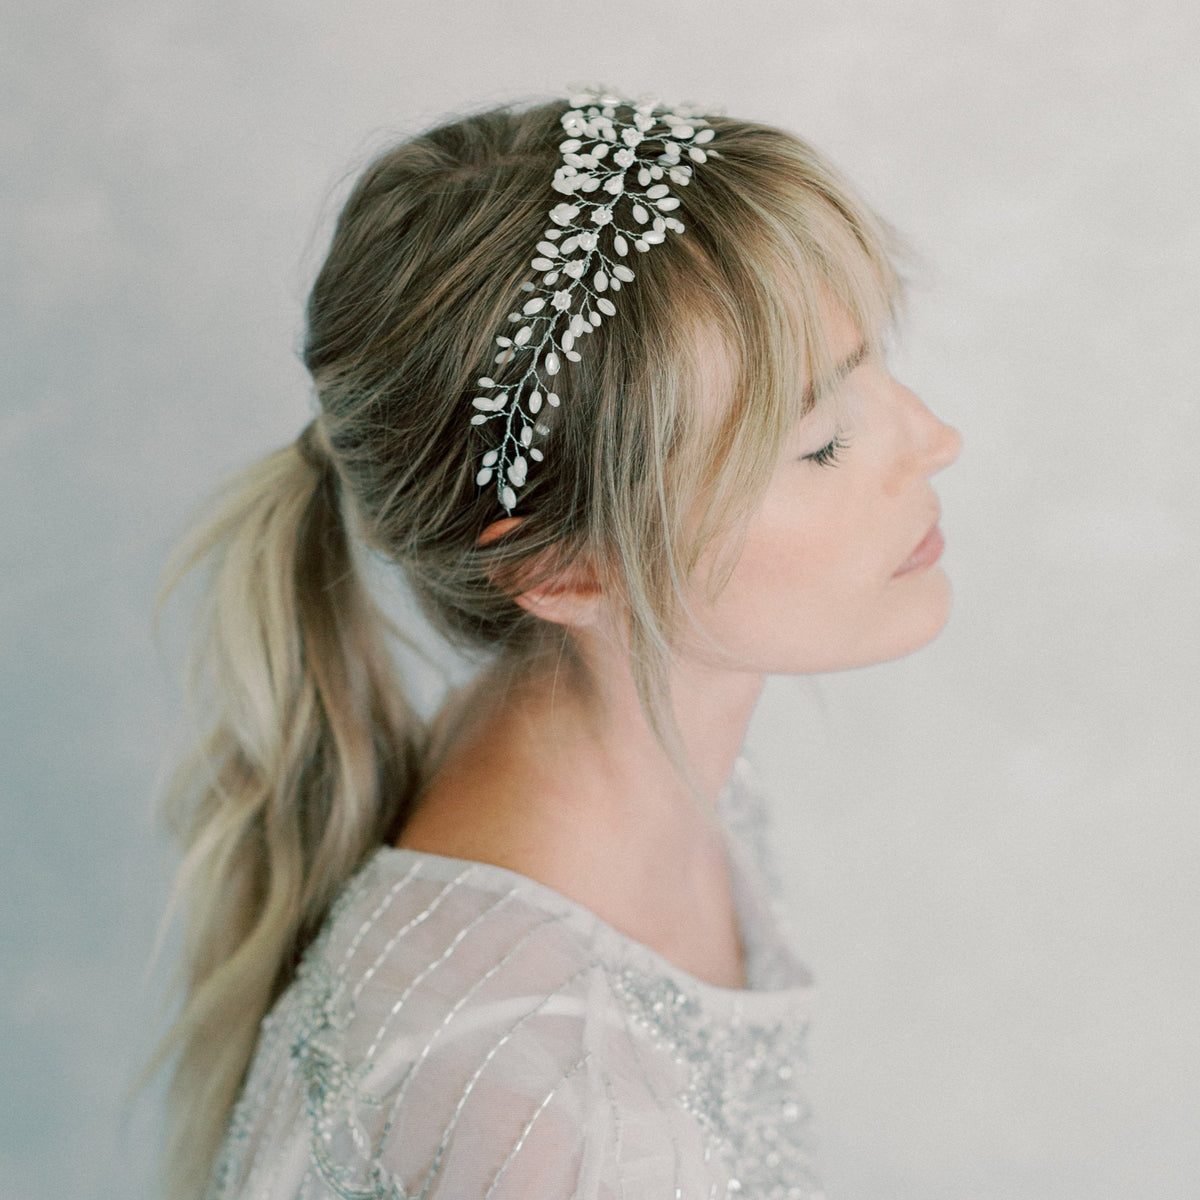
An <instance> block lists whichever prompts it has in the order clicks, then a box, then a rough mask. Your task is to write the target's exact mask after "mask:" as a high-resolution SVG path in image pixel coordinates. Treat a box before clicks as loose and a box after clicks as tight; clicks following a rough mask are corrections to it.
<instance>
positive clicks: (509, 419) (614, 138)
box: [471, 91, 717, 513]
mask: <svg viewBox="0 0 1200 1200" xmlns="http://www.w3.org/2000/svg"><path fill="white" fill-rule="evenodd" d="M569 104H570V105H571V107H570V110H569V111H568V112H565V113H564V114H563V116H562V126H563V129H564V130H565V132H566V134H567V137H566V140H565V141H563V142H561V143H560V144H559V147H558V148H559V151H560V152H561V154H562V165H561V166H560V167H559V168H558V169H557V170H556V171H555V172H554V179H553V181H552V182H551V184H550V186H551V187H552V188H554V189H555V191H557V192H560V193H562V194H563V195H565V196H568V197H570V199H569V200H564V201H563V202H561V203H560V204H557V205H555V206H554V208H552V209H551V210H550V213H549V216H550V220H551V221H552V222H553V224H552V225H551V226H550V227H549V228H548V229H546V230H545V231H544V232H543V234H542V240H541V241H540V242H538V244H537V257H536V258H534V259H533V260H532V262H531V263H530V266H531V267H532V268H533V270H534V271H535V272H536V273H537V278H536V280H529V281H526V282H525V283H522V284H521V292H522V293H524V294H527V295H528V298H526V299H524V302H523V303H522V305H521V308H520V310H519V311H516V312H511V313H509V314H508V320H509V323H510V324H513V325H518V326H519V328H518V329H516V330H515V331H514V332H513V333H512V336H507V335H501V336H498V337H497V338H496V345H497V346H498V347H499V352H498V353H497V354H496V356H495V360H494V361H495V362H496V363H499V364H503V365H507V364H509V363H511V362H514V361H518V360H524V366H525V370H524V372H522V373H520V374H519V377H514V379H513V382H511V383H497V382H496V381H495V380H494V379H491V378H489V377H488V376H486V375H485V376H482V377H481V378H480V379H479V380H477V386H478V387H479V388H480V389H482V390H484V391H487V392H488V393H490V394H488V395H482V394H481V395H478V396H476V397H475V398H474V399H473V400H472V401H471V404H472V405H473V406H474V407H475V408H476V409H477V410H478V411H477V412H476V413H475V414H474V415H473V416H472V417H471V424H472V425H482V424H484V422H486V421H501V422H503V425H504V436H503V439H502V440H501V442H500V445H499V446H497V447H494V448H492V449H490V450H488V451H487V452H486V453H485V454H484V455H483V457H482V459H481V460H480V467H479V471H478V473H477V474H476V476H475V482H476V484H478V485H479V486H480V487H485V486H486V485H487V484H489V483H491V482H492V481H493V480H495V484H496V495H497V497H498V499H499V501H500V504H501V505H502V506H503V508H504V510H505V512H508V513H511V512H512V510H513V508H514V506H515V505H516V503H517V489H518V488H521V487H524V485H525V479H526V474H527V472H528V470H529V460H530V459H532V460H533V461H534V462H541V461H542V458H543V454H542V451H541V450H540V449H538V448H537V447H536V446H534V445H533V440H534V437H535V435H536V436H538V437H542V436H544V435H545V434H547V433H549V432H550V430H549V427H548V426H546V425H544V424H543V423H542V422H540V421H539V420H538V419H537V417H538V413H539V412H540V411H541V408H542V405H543V403H545V404H548V405H549V406H550V407H551V408H556V407H557V406H558V404H559V402H560V398H559V395H558V393H557V392H556V391H555V390H554V384H553V379H554V376H555V375H557V374H558V372H559V370H560V369H561V367H562V362H563V359H564V358H565V359H567V360H569V361H571V362H578V361H579V358H580V354H579V351H578V350H577V349H576V346H577V344H578V343H579V341H580V339H581V338H583V337H585V336H586V335H587V334H589V333H591V332H592V331H593V330H594V329H596V328H598V327H599V326H600V325H601V324H602V323H603V321H604V318H605V317H611V316H613V315H614V314H615V313H616V311H617V309H616V306H615V305H614V304H613V301H612V298H611V297H612V294H613V293H615V292H619V291H620V290H621V285H622V284H626V283H631V282H632V281H633V278H634V272H633V271H632V270H631V269H630V267H628V266H626V264H625V263H624V262H621V261H620V260H621V259H624V258H627V257H628V256H629V252H630V249H631V248H632V249H633V250H636V251H639V252H645V251H647V250H649V249H650V247H651V246H653V245H657V244H658V243H660V242H662V241H665V240H666V236H667V232H668V231H672V232H674V233H682V232H683V229H684V227H683V223H682V222H681V221H679V220H678V218H676V217H674V216H670V215H669V214H670V213H672V212H673V211H674V210H675V209H677V208H678V207H679V198H678V197H677V196H674V195H672V192H671V185H672V184H677V185H678V186H679V187H685V186H686V185H687V183H688V182H689V180H690V179H691V177H692V166H691V163H702V162H704V161H706V159H707V157H708V156H709V155H710V154H712V155H715V154H716V153H717V152H716V151H715V150H706V149H704V147H705V146H706V145H707V143H708V142H710V141H711V140H712V138H713V135H714V130H713V129H712V128H711V127H710V126H709V123H708V122H707V121H706V120H705V119H704V117H703V116H701V115H700V113H699V112H698V111H696V110H695V109H693V108H692V106H690V105H675V106H673V107H667V106H664V105H662V104H660V103H659V102H658V101H656V100H652V99H646V98H642V99H638V100H627V99H623V98H622V97H620V96H617V95H614V94H613V93H611V92H607V91H583V92H579V93H577V94H575V95H573V96H571V97H570V100H569ZM618 109H625V110H629V119H628V120H626V119H623V118H622V117H620V116H618ZM685 158H686V159H687V160H690V161H685ZM519 366H520V363H518V371H519ZM510 374H514V375H515V374H516V373H515V372H510Z"/></svg>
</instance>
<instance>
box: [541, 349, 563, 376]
mask: <svg viewBox="0 0 1200 1200" xmlns="http://www.w3.org/2000/svg"><path fill="white" fill-rule="evenodd" d="M543 365H544V366H545V368H546V374H547V375H557V374H558V368H559V367H560V366H562V363H560V362H559V361H558V355H557V354H555V353H554V351H553V350H551V351H550V353H549V354H547V355H546V357H545V359H544V361H543Z"/></svg>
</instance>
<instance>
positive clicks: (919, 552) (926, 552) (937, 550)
mask: <svg viewBox="0 0 1200 1200" xmlns="http://www.w3.org/2000/svg"><path fill="white" fill-rule="evenodd" d="M945 547H946V540H945V538H943V537H942V531H941V529H939V528H938V523H937V522H936V521H934V523H933V524H932V525H931V526H930V528H929V532H928V533H927V534H926V535H925V536H924V537H923V538H922V539H921V542H920V544H919V545H918V546H917V548H916V549H915V550H914V551H913V552H912V553H911V554H910V555H909V556H908V558H906V559H905V560H904V562H902V563H901V564H900V566H899V567H897V568H896V572H895V575H893V578H895V577H896V575H907V574H909V572H911V571H920V570H923V569H924V568H925V567H932V566H933V564H934V563H935V562H937V560H938V559H939V558H941V556H942V551H943V550H944V549H945Z"/></svg>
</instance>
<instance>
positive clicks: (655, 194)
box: [646, 183, 671, 200]
mask: <svg viewBox="0 0 1200 1200" xmlns="http://www.w3.org/2000/svg"><path fill="white" fill-rule="evenodd" d="M670 190H671V189H670V188H669V187H667V185H666V184H665V183H656V184H655V185H654V186H653V187H652V188H647V189H646V195H647V196H649V197H650V199H651V200H657V199H658V198H659V197H660V196H665V195H667V193H668V192H670Z"/></svg>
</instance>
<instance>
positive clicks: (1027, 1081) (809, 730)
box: [0, 0, 1200, 1200]
mask: <svg viewBox="0 0 1200 1200" xmlns="http://www.w3.org/2000/svg"><path fill="white" fill-rule="evenodd" d="M1198 12H1200V10H1198V8H1197V5H1196V4H1195V0H1137V2H1136V3H1135V2H1133V0H1130V2H1128V3H1124V4H1118V3H1112V2H1109V3H1094V4H1080V3H1071V2H1069V0H1059V2H1057V3H1053V4H1049V3H1045V0H985V2H979V0H959V2H952V0H916V2H910V3H896V4H886V3H881V2H879V0H868V2H865V3H854V2H853V0H826V2H821V3H807V2H804V3H801V2H795V3H786V2H783V0H738V2H737V3H736V4H733V3H730V2H729V0H694V2H692V3H687V4H685V3H672V2H668V0H650V2H643V3H632V2H626V3H606V2H603V0H592V2H591V3H587V4H583V5H569V4H565V3H552V2H550V0H524V2H522V3H507V4H506V3H498V2H494V3H485V2H483V0H449V2H441V3H437V4H433V3H429V4H426V5H418V4H414V3H396V2H394V0H392V2H386V0H362V2H346V3H337V4H329V3H324V4H314V3H309V2H307V0H288V2H287V3H285V2H283V0H250V2H246V0H242V2H240V3H236V4H235V3H229V2H227V0H226V2H223V0H208V2H207V3H204V4H199V3H194V2H184V0H176V2H174V3H169V4H161V3H160V4H151V3H149V2H148V0H135V2H129V0H126V2H120V0H108V2H107V3H104V4H87V3H82V2H81V0H74V2H71V0H64V2H57V3H56V2H47V3H41V4H37V5H31V4H26V5H23V6H20V7H19V8H18V6H16V5H10V6H9V7H8V12H7V13H6V15H5V16H4V17H3V18H2V24H3V27H2V28H0V88H2V89H3V94H4V98H5V103H4V106H3V110H2V112H0V143H2V147H3V155H2V160H3V166H2V168H0V169H2V170H3V181H2V184H0V228H2V235H0V236H2V237H3V243H2V249H0V272H2V277H3V279H4V284H5V286H4V288H3V301H2V303H3V313H4V321H3V326H4V333H5V341H6V343H7V348H6V349H5V351H4V353H3V355H0V371H2V372H3V383H2V386H0V506H2V507H0V511H2V513H3V540H2V543H0V566H2V573H0V628H2V630H3V681H4V689H5V690H4V702H3V713H2V716H3V720H2V723H0V730H2V732H0V738H2V739H3V768H2V769H3V784H2V788H3V796H4V802H5V814H6V820H5V833H4V837H3V842H2V844H0V869H2V873H3V879H4V885H5V898H4V905H3V916H2V918H0V921H2V926H0V927H2V928H3V939H4V941H3V948H2V955H3V957H2V959H0V962H2V963H3V979H2V983H0V988H2V1000H3V1012H4V1020H5V1025H6V1031H7V1035H8V1036H6V1037H5V1039H4V1061H3V1062H2V1063H0V1079H3V1081H4V1083H3V1086H4V1091H5V1093H6V1095H5V1098H4V1102H3V1110H2V1111H0V1131H2V1132H0V1191H2V1192H3V1195H4V1196H5V1197H13V1198H14V1200H26V1198H33V1197H45V1198H50V1197H53V1198H54V1200H60V1198H62V1197H68V1196H93V1197H100V1198H104V1200H117V1198H118V1197H119V1198H120V1200H129V1198H130V1197H140V1196H144V1195H146V1189H147V1179H148V1163H149V1158H150V1153H151V1148H152V1146H153V1144H154V1137H155V1130H154V1116H153V1111H152V1110H153V1108H154V1104H153V1101H152V1102H151V1104H150V1105H149V1106H148V1107H146V1108H143V1109H142V1110H137V1111H135V1115H134V1117H133V1118H131V1119H130V1120H128V1121H126V1119H125V1117H124V1115H123V1113H124V1110H123V1108H122V1101H121V1092H122V1089H123V1088H124V1087H125V1086H126V1084H127V1082H128V1080H129V1078H130V1076H131V1073H132V1071H133V1067H134V1065H135V1063H136V1062H137V1061H138V1058H139V1056H140V1055H142V1054H143V1053H144V1052H145V1051H146V1050H147V1049H148V1046H149V1029H150V1027H151V1024H152V1021H153V1018H154V1011H155V1010H154V1004H153V1001H152V999H151V996H152V995H153V994H154V993H155V992H156V991H157V990H158V989H159V988H160V986H161V979H160V978H158V977H156V978H155V979H154V980H153V981H152V982H151V986H150V988H149V990H147V987H146V985H145V982H144V980H143V977H142V972H143V969H144V964H145V961H146V957H147V954H148V951H149V949H150V944H151V940H152V934H153V930H154V925H155V920H156V916H157V914H158V912H159V910H160V908H161V906H162V903H163V900H164V897H165V892H166V886H167V881H168V877H169V871H170V867H171V863H172V857H171V854H170V853H169V852H168V850H167V849H166V848H165V846H164V845H163V843H162V842H161V841H160V839H159V837H158V836H157V834H156V833H155V832H153V830H152V827H151V825H150V823H149V819H148V815H147V800H146V798H147V795H148V793H149V790H150V787H151V783H152V779H153V775H154V772H155V769H156V764H157V762H158V761H159V759H160V757H161V755H162V753H163V751H164V749H165V748H166V746H167V743H168V739H169V734H170V730H171V728H172V726H173V723H174V720H175V717H176V714H177V712H178V708H179V693H178V690H177V687H176V684H175V681H174V678H173V673H174V672H175V668H176V664H177V655H176V650H177V646H178V636H177V634H178V629H177V628H176V629H175V632H174V633H169V635H168V637H167V638H166V649H167V657H166V659H165V660H164V658H163V657H160V656H159V654H158V652H157V651H156V650H155V648H154V645H153V643H152V640H151V634H150V597H151V592H152V588H153V583H154V579H155V574H156V571H157V569H158V567H159V565H160V563H161V561H162V559H163V556H164V554H165V552H166V549H167V547H168V545H169V543H170V542H171V540H172V538H173V537H174V535H175V534H176V533H177V532H178V531H179V530H180V529H181V528H182V525H183V522H184V520H185V517H186V515H187V513H188V512H189V510H190V509H191V508H192V507H193V506H194V505H195V504H196V503H197V502H198V501H199V500H200V499H201V498H202V496H203V495H205V494H206V492H207V491H208V489H209V488H210V486H211V485H212V484H213V483H214V482H215V480H216V479H217V477H218V476H219V475H220V474H222V473H223V472H225V471H227V470H229V469H231V468H233V467H234V466H236V465H239V464H241V463H244V462H246V461H248V460H250V459H251V458H253V457H255V456H257V455H259V454H261V453H263V452H265V451H267V450H268V449H270V448H272V447H274V446H276V445H277V444H279V443H281V442H282V441H284V440H285V439H289V438H291V437H292V436H294V434H295V433H296V431H298V430H299V428H300V427H301V425H302V424H303V422H304V421H305V420H306V417H307V413H308V406H309V397H308V391H307V386H306V380H305V377H304V375H303V373H302V371H301V369H300V367H299V365H298V363H297V361H296V358H295V356H294V346H295V344H296V341H297V338H298V334H299V328H300V316H299V310H300V305H301V303H302V299H303V296H304V294H305V291H306V289H307V285H308V283H309V281H310V279H311V275H312V272H313V269H314V267H315V264H316V263H317V261H318V260H319V256H320V252H321V249H322V247H323V245H324V242H325V239H326V237H327V233H328V221H329V218H330V216H331V214H332V212H333V210H334V207H335V205H336V202H337V200H338V198H339V197H340V196H342V195H344V190H345V188H344V183H343V180H344V177H345V176H346V174H347V172H348V171H350V170H352V169H354V168H355V167H357V166H358V165H360V164H361V163H362V162H363V161H364V159H365V157H366V156H367V154H368V153H369V152H371V151H372V150H374V149H376V148H379V147H381V146H382V145H384V144H385V143H386V142H387V141H388V140H389V139H390V138H391V137H392V136H393V135H396V134H399V133H402V132H404V131H409V130H414V129H416V128H418V127H420V126H422V125H424V124H426V123H428V122H430V121H432V120H433V119H435V118H438V117H440V116H442V115H443V114H446V113H448V112H449V111H451V110H453V109H456V108H457V109H468V108H472V107H476V106H478V105H481V104H484V103H488V102H493V101H500V100H505V99H514V98H522V97H528V98H534V97H538V96H543V95H554V94H561V93H562V91H563V89H564V87H565V85H566V84H567V82H568V81H575V80H581V79H582V80H588V79H597V80H601V81H605V82H608V83H609V84H611V85H612V86H615V87H619V88H621V89H623V90H626V91H629V92H637V91H642V90H651V91H656V92H658V93H659V94H661V95H663V96H665V97H667V98H670V99H694V100H697V101H700V102H703V103H707V104H711V105H724V106H725V107H726V108H727V110H728V111H729V112H730V113H732V114H734V115H738V116H748V117H754V118H759V119H764V120H768V121H772V122H776V123H779V124H782V125H785V126H788V127H791V128H794V129H797V130H799V131H800V132H802V133H804V134H805V135H807V136H808V137H810V138H811V139H812V140H814V141H815V142H816V143H817V144H818V145H820V146H822V147H823V148H824V149H826V150H827V151H828V152H829V153H830V154H831V155H832V156H833V157H834V159H835V160H836V161H837V162H838V163H840V164H841V165H842V166H843V167H844V168H845V170H846V171H847V172H848V173H849V174H850V175H851V177H852V178H853V179H855V180H856V181H858V183H859V184H860V185H861V187H862V189H863V191H864V192H865V193H866V194H867V196H868V197H869V198H870V199H871V200H872V201H873V202H874V203H875V204H876V205H877V206H878V207H879V208H880V210H881V211H882V212H884V213H885V214H886V215H887V216H888V217H890V218H891V219H892V220H893V221H894V222H895V223H897V224H898V225H899V226H900V227H901V228H902V229H903V230H905V231H906V232H907V233H908V234H909V235H910V237H911V238H912V240H913V241H914V242H915V243H916V245H917V247H918V248H919V249H920V250H921V251H922V252H923V254H924V257H925V260H926V262H927V264H928V270H927V271H926V274H925V278H924V281H923V283H922V286H921V289H920V290H919V291H918V292H917V294H916V296H915V302H914V307H913V316H912V320H911V322H910V327H909V331H908V335H907V342H906V346H905V349H904V351H903V353H902V355H901V359H900V363H899V371H900V373H901V374H902V376H903V377H904V378H906V380H907V381H908V382H910V383H911V384H912V386H914V387H915V389H916V390H917V391H918V392H920V393H921V394H923V396H924V397H925V398H926V400H927V401H928V402H929V404H930V405H931V406H932V407H933V408H934V409H935V410H936V411H938V412H939V413H940V414H942V415H943V416H945V417H946V418H947V419H948V420H950V421H952V422H953V423H954V424H956V425H958V426H959V427H960V428H961V429H962V431H963V432H964V434H965V437H966V451H965V452H964V454H963V456H962V458H961V460H960V462H959V464H958V465H957V466H956V467H954V468H953V469H952V470H951V471H949V472H948V473H946V474H945V475H944V476H942V477H941V482H940V486H939V491H940V494H941V496H942V499H943V503H944V507H945V518H944V522H943V527H944V529H945V531H946V535H947V540H948V547H949V548H948V551H947V554H946V559H945V562H946V565H947V569H948V570H949V572H950V574H951V575H952V577H953V579H954V581H955V585H956V595H957V599H956V609H955V614H954V617H953V619H952V622H951V624H950V626H949V628H948V630H947V632H946V633H945V634H944V635H943V637H942V638H941V639H940V640H939V641H938V642H937V643H936V644H935V645H934V646H933V647H931V648H930V649H928V650H926V651H924V652H922V653H921V654H918V655H917V656H915V657H914V658H911V659H909V660H906V661H904V662H901V663H897V664H892V665H886V666H880V667H875V668H871V669H868V670H863V671H858V672H853V673H850V674H846V675H842V676H834V677H828V678H825V679H822V680H820V681H818V682H816V683H800V682H797V681H794V680H783V679H780V680H774V681H772V683H771V684H770V685H769V687H768V690H767V692H766V694H765V695H764V698H763V702H762V705H761V707H760V710H759V713H758V715H757V717H756V721H755V723H754V725H753V727H752V731H751V736H750V746H751V749H752V750H753V751H755V752H756V753H757V758H758V762H759V764H760V768H761V770H762V772H763V774H764V776H765V777H766V780H767V783H768V785H769V787H770V790H771V793H772V796H773V801H774V804H775V808H776V811H777V815H778V821H779V829H780V832H779V837H778V839H777V841H778V852H779V854H780V856H781V858H782V860H783V864H784V866H785V868H786V876H787V881H788V886H789V892H790V898H791V900H792V903H793V908H794V911H795V915H796V925H797V929H798V934H799V939H800V942H801V944H802V948H803V950H804V951H805V953H806V954H807V956H808V957H809V959H810V960H811V962H812V964H813V966H814V968H815V971H816V974H817V975H818V977H819V979H820V982H821V984H822V985H823V991H822V999H821V1004H820V1006H819V1009H818V1014H817V1022H816V1026H815V1030H814V1033H813V1037H812V1041H811V1051H812V1071H811V1092H812V1095H813V1099H814V1102H815V1106H816V1109H817V1113H818V1131H819V1134H820V1138H821V1142H822V1145H823V1148H824V1163H825V1172H824V1173H825V1176H826V1179H827V1183H828V1188H829V1192H830V1194H831V1196H832V1197H833V1198H834V1200H963V1198H964V1197H970V1198H974V1197H981V1198H984V1197H986V1198H993V1197H994V1198H997V1200H1000V1198H1003V1200H1030V1198H1041V1197H1045V1198H1053V1200H1097V1198H1108V1197H1128V1196H1136V1197H1139V1200H1166V1198H1172V1200H1196V1198H1197V1197H1200V1135H1198V1133H1197V1131H1198V1130H1200V1003H1198V1002H1197V1000H1198V996H1200V920H1198V915H1197V909H1198V894H1200V886H1198V885H1200V872H1198V867H1197V863H1198V861H1200V855H1198V850H1200V828H1198V817H1197V799H1198V792H1200V787H1198V777H1200V770H1198V768H1197V758H1198V755H1197V750H1196V727H1197V718H1198V716H1200V711H1198V710H1200V704H1198V699H1200V696H1198V685H1197V677H1198V675H1200V655H1198V638H1197V621H1196V615H1195V610H1196V597H1197V584H1198V583H1200V571H1198V568H1197V562H1198V561H1200V553H1198V552H1200V535H1198V524H1200V522H1198V521H1197V516H1196V510H1197V500H1198V498H1200V492H1198V485H1197V482H1196V480H1197V468H1196V462H1197V456H1196V449H1197V446H1198V445H1200V436H1198V435H1200V428H1198V424H1200V421H1198V417H1197V405H1196V403H1195V391H1196V384H1195V379H1194V371H1195V357H1196V348H1197V340H1198V339H1197V307H1198V305H1197V301H1198V300H1200V296H1198V285H1197V278H1198V267H1200V220H1198V217H1197V213H1198V211H1200V166H1198V157H1200V152H1198V149H1197V148H1198V146H1200V96H1198V92H1200V87H1198V79H1197V72H1198V69H1197V66H1196V63H1197V61H1198V58H1200V18H1198V16H1197V13H1198ZM168 663H169V665H168ZM421 686H422V688H423V689H425V690H424V692H423V693H422V694H423V696H424V697H425V700H426V701H428V699H429V696H430V695H431V694H432V693H430V692H429V682H428V679H425V680H424V682H422V684H421ZM139 1114H140V1115H139Z"/></svg>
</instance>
